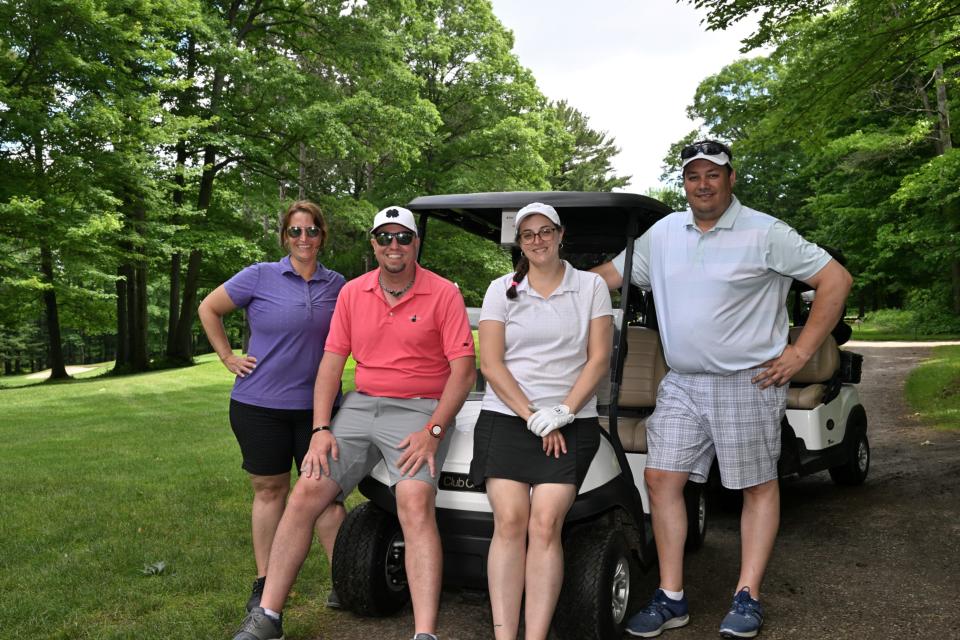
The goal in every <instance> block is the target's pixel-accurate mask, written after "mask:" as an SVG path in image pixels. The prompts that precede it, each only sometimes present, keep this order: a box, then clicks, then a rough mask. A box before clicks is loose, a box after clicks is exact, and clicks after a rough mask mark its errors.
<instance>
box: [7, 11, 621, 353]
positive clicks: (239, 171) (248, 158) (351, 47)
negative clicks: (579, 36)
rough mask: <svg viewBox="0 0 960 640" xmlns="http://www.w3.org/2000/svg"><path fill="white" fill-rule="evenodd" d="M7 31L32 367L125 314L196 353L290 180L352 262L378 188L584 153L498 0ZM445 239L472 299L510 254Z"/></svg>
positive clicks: (347, 263) (16, 310)
mask: <svg viewBox="0 0 960 640" xmlns="http://www.w3.org/2000/svg"><path fill="white" fill-rule="evenodd" d="M0 40H2V41H3V42H4V45H5V49H4V54H3V55H4V59H5V62H6V63H7V64H4V65H0V105H2V108H3V113H2V117H0V231H2V232H3V233H0V268H2V269H0V294H3V295H0V312H2V315H0V353H3V354H4V356H5V357H7V358H15V357H17V354H19V355H20V356H21V357H22V358H23V360H24V361H25V362H28V363H37V366H42V364H43V361H44V360H45V359H46V357H47V356H46V354H47V352H51V353H52V352H53V350H54V347H55V346H61V347H62V346H63V345H67V346H68V347H69V348H70V349H75V350H84V349H85V351H84V352H85V353H89V351H90V349H89V347H90V344H89V343H90V341H91V340H93V339H94V338H97V339H99V338H98V336H103V335H105V334H109V333H117V334H118V335H119V331H120V329H121V328H125V329H126V331H127V333H126V334H125V335H120V339H121V341H122V342H123V344H124V345H127V344H128V343H130V344H132V341H134V339H135V338H136V339H139V338H138V336H140V335H141V332H142V333H144V334H146V336H147V337H146V340H147V348H148V350H149V352H150V354H152V355H154V356H155V355H157V354H158V352H163V351H166V352H167V355H168V356H169V358H171V360H172V361H180V362H187V361H189V352H190V349H191V348H192V339H191V335H193V336H195V335H196V334H197V333H198V332H199V326H198V324H197V323H196V319H195V317H194V308H195V305H196V303H197V302H199V300H200V299H201V298H202V297H203V295H204V294H205V293H206V292H208V291H210V290H211V289H213V288H214V287H216V286H217V285H219V284H220V283H222V282H223V281H224V280H226V279H227V278H229V277H230V276H231V275H233V274H234V273H235V272H236V271H238V270H239V269H241V268H243V267H245V266H246V265H248V264H250V263H253V262H256V261H260V260H275V259H277V258H279V257H280V256H281V255H282V253H283V252H282V250H281V248H280V247H279V246H278V244H277V240H276V237H277V236H276V232H277V220H278V216H279V214H280V212H281V211H282V210H283V208H284V206H285V205H286V204H288V203H289V202H290V201H291V200H293V199H295V198H309V199H313V200H315V201H317V202H319V203H320V204H321V205H322V207H323V208H324V210H325V211H326V212H327V216H328V218H329V224H330V229H331V236H330V243H329V246H328V247H327V248H326V251H325V253H324V255H323V256H322V258H321V259H322V260H323V262H324V263H325V264H327V266H329V267H330V268H333V269H336V270H337V271H340V272H342V273H343V274H344V275H346V276H347V277H352V276H356V275H359V274H360V273H362V272H364V271H365V270H367V269H369V268H370V267H371V266H372V264H373V262H372V260H371V254H370V251H369V248H368V246H369V243H368V239H367V234H366V226H367V224H368V223H369V219H370V217H371V216H372V214H373V212H374V211H376V210H377V209H378V208H380V206H383V205H386V204H391V203H393V204H402V203H404V202H407V201H408V200H409V199H411V198H412V197H414V196H417V195H422V194H426V193H443V192H453V191H482V190H510V189H541V188H548V187H549V183H548V176H550V175H556V174H557V172H558V171H559V168H560V167H561V165H563V164H564V163H565V162H567V163H568V160H569V157H570V156H571V154H573V152H574V148H573V138H572V136H571V135H570V134H568V133H567V132H565V130H564V123H563V122H562V121H561V119H560V118H558V116H557V113H556V111H555V110H554V109H552V108H550V107H549V106H548V105H547V104H546V100H545V98H544V96H543V95H542V94H541V93H540V91H539V90H538V88H537V86H536V83H535V81H534V78H533V76H532V74H531V73H530V72H529V70H527V69H525V68H523V67H522V66H521V65H520V64H519V62H518V60H517V58H516V56H515V55H513V53H512V52H511V48H512V45H513V40H512V35H511V34H510V32H509V31H507V30H506V29H505V28H504V27H503V25H502V24H501V23H500V22H499V20H497V18H496V16H495V15H494V14H493V11H492V7H491V5H490V2H489V1H488V0H422V1H417V2H399V3H398V2H394V1H393V0H371V1H370V2H364V3H346V4H344V3H342V2H339V1H334V0H319V1H317V2H309V3H292V4H291V3H273V4H269V3H268V4H263V3H260V2H246V1H238V2H232V3H224V2H221V1H220V0H168V1H165V2H160V1H159V0H145V1H141V2H134V3H131V2H129V0H90V1H89V2H81V3H77V2H73V3H71V2H67V3H63V2H56V1H54V0H39V1H37V2H23V1H14V2H8V3H4V4H0ZM584 123H585V120H584ZM595 142H598V143H600V144H601V147H602V148H601V150H600V153H601V154H608V153H610V152H612V151H613V150H614V148H613V147H611V146H610V145H608V144H607V143H608V142H610V143H612V141H608V140H607V139H606V138H604V137H603V136H601V138H599V139H597V140H595ZM605 157H606V156H605ZM591 161H592V160H591ZM601 164H602V163H601ZM567 166H569V163H568V164H567ZM597 166H600V165H597ZM614 180H616V179H614ZM598 184H599V183H598ZM610 184H611V185H615V184H617V183H616V182H613V183H610ZM51 229H55V230H56V232H55V233H51V232H50V230H51ZM437 237H438V238H440V239H441V240H443V242H444V243H445V244H446V245H447V246H445V247H442V248H438V249H437V250H436V251H434V250H433V249H430V251H433V257H431V258H430V259H431V260H436V262H437V267H438V269H439V270H442V271H443V272H444V274H445V275H447V276H448V277H450V278H451V279H453V280H456V281H458V282H461V284H462V286H463V287H464V293H465V295H466V296H467V298H468V299H470V300H474V301H475V300H476V299H477V296H478V295H482V290H483V289H484V288H485V286H486V281H489V279H490V278H492V277H494V276H495V275H499V274H500V273H502V272H504V271H506V270H508V269H509V268H510V266H509V264H508V262H507V261H506V259H505V258H504V256H503V255H502V252H500V250H499V249H497V248H495V247H494V248H491V247H486V246H483V248H478V247H471V242H470V241H469V240H468V239H465V238H460V237H458V234H456V233H453V232H449V231H438V232H437ZM43 264H48V265H49V268H48V269H46V270H44V269H41V266H42V265H43ZM188 267H189V268H188ZM118 291H120V292H122V293H123V294H124V295H125V296H127V298H129V300H128V302H129V303H130V306H129V308H128V310H127V311H125V312H124V313H122V314H121V315H120V317H118ZM478 292H479V293H478ZM142 300H146V305H145V307H146V308H145V311H144V305H143V304H142ZM185 300H186V301H187V303H185V302H184V301H185ZM190 300H192V302H189V301H190ZM184 305H186V306H184ZM171 309H173V311H172V312H171ZM51 312H56V313H57V314H58V317H59V319H60V323H61V324H62V325H63V329H62V330H61V331H56V330H55V329H54V328H53V327H50V326H47V325H48V321H47V319H46V318H48V317H50V313H51ZM121 320H123V321H124V322H126V321H130V322H131V323H134V325H135V326H130V327H126V326H125V324H124V322H121ZM168 320H170V322H169V323H168ZM143 322H145V323H146V325H147V326H146V328H144V327H142V326H140V324H137V323H143ZM231 322H233V320H231ZM184 327H186V329H187V331H186V333H185V334H184V333H183V331H182V329H183V328H184ZM230 328H231V329H233V327H230ZM38 336H39V337H41V338H45V339H46V341H47V343H48V344H47V347H46V348H44V347H42V346H40V345H38V344H37V337H38ZM165 341H166V342H167V345H166V348H164V344H163V343H164V342H165ZM102 344H104V345H105V344H106V342H102ZM131 348H132V347H131ZM28 352H29V354H28ZM28 355H29V357H28ZM131 366H134V365H133V364H132V363H131ZM137 366H139V365H137Z"/></svg>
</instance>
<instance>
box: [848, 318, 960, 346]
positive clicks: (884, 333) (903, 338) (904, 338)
mask: <svg viewBox="0 0 960 640" xmlns="http://www.w3.org/2000/svg"><path fill="white" fill-rule="evenodd" d="M850 339H851V340H873V341H876V342H915V341H920V342H938V341H941V340H943V341H947V340H960V335H957V334H954V333H944V334H934V335H921V334H919V333H917V332H911V331H891V330H889V329H887V328H885V327H882V326H879V327H878V326H875V325H871V324H869V323H865V324H861V325H859V326H857V325H854V327H853V335H852V336H851V337H850Z"/></svg>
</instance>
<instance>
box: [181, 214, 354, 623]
mask: <svg viewBox="0 0 960 640" xmlns="http://www.w3.org/2000/svg"><path fill="white" fill-rule="evenodd" d="M326 239H327V226H326V223H325V222H324V219H323V213H322V212H321V211H320V207H318V206H317V205H315V204H313V203H312V202H308V201H305V200H301V201H299V202H294V203H293V204H292V205H290V207H289V208H288V209H287V211H286V213H285V214H284V216H283V221H282V224H281V226H280V245H281V246H282V247H283V248H285V249H286V250H287V251H288V252H289V255H287V256H285V257H284V258H283V259H282V260H280V261H279V262H260V263H258V264H254V265H251V266H249V267H247V268H246V269H244V270H242V271H241V272H240V273H238V274H236V275H235V276H233V277H232V278H230V279H229V280H228V281H227V282H225V283H224V284H222V285H221V286H219V287H217V288H216V289H215V290H214V291H213V292H212V293H210V295H208V296H207V297H206V298H204V300H203V302H201V303H200V308H199V315H200V321H201V322H202V323H203V329H204V331H206V333H207V338H208V339H209V340H210V344H211V345H212V346H213V348H214V350H215V351H216V352H217V355H218V356H220V361H221V362H223V365H224V366H225V367H226V368H227V369H228V370H229V371H230V372H231V373H233V374H236V376H237V378H236V382H235V383H234V385H233V392H232V393H231V394H230V425H231V426H232V427H233V433H234V434H235V435H236V437H237V442H238V443H239V444H240V450H241V452H242V454H243V468H244V469H245V470H246V471H247V473H249V474H250V482H251V484H252V485H253V514H252V521H253V555H254V558H255V559H256V564H257V579H256V581H254V584H253V592H252V593H251V595H250V599H249V601H248V602H247V610H248V611H249V610H250V609H251V608H253V607H256V606H259V605H260V596H261V594H262V592H263V584H264V581H265V576H266V574H267V562H268V559H269V556H270V547H271V545H272V544H273V537H274V534H275V533H276V530H277V525H278V523H279V522H280V517H281V516H282V515H283V510H284V507H285V505H286V498H287V493H288V492H289V490H290V464H291V462H293V463H295V464H296V468H297V470H299V469H300V465H301V463H302V461H303V456H304V455H305V454H306V452H307V449H308V448H309V445H310V437H311V435H312V434H311V429H312V428H313V383H314V380H315V379H316V375H317V367H318V366H319V364H320V358H321V357H322V356H323V345H324V343H325V342H326V339H327V331H328V330H329V329H330V317H331V316H332V315H333V307H334V305H335V304H336V301H337V294H339V293H340V289H341V287H343V284H344V282H345V280H344V277H343V276H342V275H340V274H339V273H337V272H335V271H331V270H329V269H327V268H326V267H324V266H323V265H322V264H320V263H319V262H318V261H317V254H318V253H319V252H320V250H321V249H322V248H323V245H324V243H325V242H326ZM237 308H241V309H245V310H246V313H247V320H248V322H249V324H250V345H249V349H248V353H247V354H246V355H237V354H235V353H233V350H232V349H231V348H230V343H229V341H228V340H227V334H226V332H225V331H224V328H223V316H224V315H226V314H227V313H229V312H231V311H233V310H234V309H237ZM338 400H339V399H338ZM344 516H345V511H344V508H343V505H342V504H339V503H334V504H333V505H331V506H330V508H328V509H327V510H326V511H325V512H324V514H323V515H322V516H321V517H320V520H319V521H318V522H317V536H318V537H319V538H320V541H321V543H322V544H323V546H324V549H325V550H326V552H327V555H328V557H332V553H333V543H334V540H336V536H337V530H338V529H339V527H340V523H341V522H342V521H343V518H344ZM328 605H330V606H336V597H335V596H334V595H333V594H331V598H330V599H329V600H328Z"/></svg>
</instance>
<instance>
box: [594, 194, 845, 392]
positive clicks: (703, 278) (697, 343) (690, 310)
mask: <svg viewBox="0 0 960 640" xmlns="http://www.w3.org/2000/svg"><path fill="white" fill-rule="evenodd" d="M634 247H635V248H634V254H633V269H632V271H633V278H632V280H633V282H634V283H635V284H637V285H638V286H640V287H641V288H643V289H646V290H648V291H649V290H652V291H653V299H654V302H655V304H656V307H657V319H658V324H659V326H660V339H661V341H662V342H663V351H664V356H665V358H666V360H667V364H668V365H669V366H670V368H671V369H673V370H675V371H678V372H681V373H720V374H729V373H733V372H736V371H742V370H744V369H749V368H752V367H756V366H758V365H759V364H761V363H763V362H766V361H767V360H770V359H771V358H776V357H777V356H779V355H780V354H781V353H782V352H783V349H784V347H785V346H786V344H787V332H788V330H789V317H788V315H787V307H786V300H787V293H788V292H789V290H790V284H791V279H793V278H796V279H798V280H807V279H809V278H811V277H813V276H814V275H816V274H817V272H819V271H820V270H821V269H822V268H823V267H824V266H826V264H827V263H828V262H829V261H830V255H829V254H828V253H827V252H826V251H824V250H823V249H821V248H820V247H818V246H817V245H815V244H813V243H811V242H807V241H806V240H804V239H803V238H802V237H801V236H800V234H798V233H797V232H796V231H795V230H794V229H792V228H791V227H789V226H788V225H787V224H785V223H784V222H782V221H780V220H778V219H776V218H774V217H773V216H770V215H767V214H766V213H761V212H759V211H755V210H754V209H750V208H749V207H745V206H743V205H742V204H740V201H739V200H737V198H736V197H734V198H733V202H731V204H730V206H729V207H728V208H727V210H726V211H725V212H724V213H723V215H722V216H721V217H720V219H719V220H717V224H716V225H714V227H713V228H712V229H710V230H709V231H707V232H705V233H704V232H702V231H701V230H700V228H699V227H697V225H696V223H695V222H694V219H693V214H692V213H691V212H690V210H689V209H688V210H687V211H678V212H675V213H671V214H670V215H668V216H667V217H665V218H663V219H661V220H659V221H658V222H657V223H656V224H654V225H653V226H652V227H650V229H649V230H648V231H647V232H646V233H645V234H644V235H643V236H642V237H641V238H639V239H638V240H637V242H636V244H635V245H634ZM624 253H625V252H620V255H618V256H617V257H616V258H614V260H613V265H614V267H615V268H616V269H617V271H618V272H619V273H620V274H621V275H623V265H624V258H625V256H624Z"/></svg>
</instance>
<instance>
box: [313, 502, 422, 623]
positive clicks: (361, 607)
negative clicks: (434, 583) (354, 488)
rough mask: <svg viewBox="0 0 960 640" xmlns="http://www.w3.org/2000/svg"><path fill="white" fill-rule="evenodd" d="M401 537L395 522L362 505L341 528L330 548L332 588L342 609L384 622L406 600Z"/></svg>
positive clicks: (372, 508)
mask: <svg viewBox="0 0 960 640" xmlns="http://www.w3.org/2000/svg"><path fill="white" fill-rule="evenodd" d="M403 551H404V549H403V532H402V531H401V529H400V522H399V521H398V520H397V518H396V516H394V515H393V514H391V513H388V512H387V511H384V510H383V509H381V508H380V507H378V506H377V505H375V504H373V503H372V502H364V503H363V504H361V505H359V506H358V507H357V508H355V509H354V510H353V511H351V512H350V514H349V515H348V516H347V519H346V520H344V521H343V524H342V525H340V532H339V533H338V534H337V542H336V544H335V545H334V548H333V563H332V565H333V569H332V574H333V575H332V578H333V588H334V589H335V590H336V592H337V596H338V597H339V598H340V602H341V604H342V606H343V608H344V609H347V610H349V611H353V612H354V613H356V614H358V615H361V616H388V615H391V614H393V613H396V612H397V611H399V610H400V609H402V608H403V607H404V605H406V603H407V601H408V600H409V599H410V590H409V588H408V587H407V576H406V571H405V570H404V564H403V561H404V558H403V556H404V554H403Z"/></svg>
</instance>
